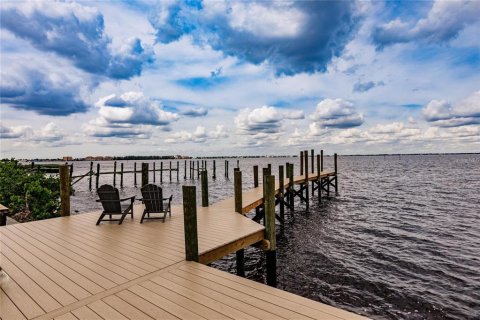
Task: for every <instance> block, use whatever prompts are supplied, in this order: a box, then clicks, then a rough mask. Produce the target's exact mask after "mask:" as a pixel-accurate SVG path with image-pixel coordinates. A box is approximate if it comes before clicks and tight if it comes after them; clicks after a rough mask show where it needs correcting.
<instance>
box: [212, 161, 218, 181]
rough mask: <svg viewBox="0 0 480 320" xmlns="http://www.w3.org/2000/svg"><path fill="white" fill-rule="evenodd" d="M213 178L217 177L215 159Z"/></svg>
mask: <svg viewBox="0 0 480 320" xmlns="http://www.w3.org/2000/svg"><path fill="white" fill-rule="evenodd" d="M213 179H217V167H216V164H215V160H213Z"/></svg>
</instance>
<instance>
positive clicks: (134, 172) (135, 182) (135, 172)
mask: <svg viewBox="0 0 480 320" xmlns="http://www.w3.org/2000/svg"><path fill="white" fill-rule="evenodd" d="M133 185H134V186H135V187H136V186H137V163H136V162H134V163H133Z"/></svg>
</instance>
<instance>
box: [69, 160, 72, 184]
mask: <svg viewBox="0 0 480 320" xmlns="http://www.w3.org/2000/svg"><path fill="white" fill-rule="evenodd" d="M69 175H70V177H69V178H70V181H72V177H73V163H72V164H71V165H70V174H69Z"/></svg>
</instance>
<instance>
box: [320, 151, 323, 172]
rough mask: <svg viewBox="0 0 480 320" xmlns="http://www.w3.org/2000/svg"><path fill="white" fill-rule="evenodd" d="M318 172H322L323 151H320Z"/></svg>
mask: <svg viewBox="0 0 480 320" xmlns="http://www.w3.org/2000/svg"><path fill="white" fill-rule="evenodd" d="M320 171H323V150H320Z"/></svg>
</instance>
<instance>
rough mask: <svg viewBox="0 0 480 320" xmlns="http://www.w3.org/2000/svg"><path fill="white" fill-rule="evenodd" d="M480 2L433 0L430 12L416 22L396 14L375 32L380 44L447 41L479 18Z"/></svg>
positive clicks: (378, 44)
mask: <svg viewBox="0 0 480 320" xmlns="http://www.w3.org/2000/svg"><path fill="white" fill-rule="evenodd" d="M479 15H480V2H479V1H476V0H473V1H472V0H459V1H441V0H437V1H434V2H433V5H432V7H431V9H430V11H429V12H428V15H427V16H426V17H424V18H422V19H419V20H418V21H416V22H415V23H409V22H405V21H402V20H401V19H399V18H397V19H395V20H392V21H390V22H388V23H385V24H384V25H382V26H380V27H377V28H376V29H375V30H374V31H373V34H372V38H373V41H374V42H375V44H376V45H377V47H378V48H380V49H381V48H383V47H386V46H390V45H393V44H395V43H405V42H410V41H423V42H427V43H442V42H447V41H449V40H451V39H453V38H455V37H457V36H458V34H459V33H460V32H461V31H462V30H463V29H464V28H465V26H467V25H469V24H472V23H475V22H477V21H478V16H479Z"/></svg>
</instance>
